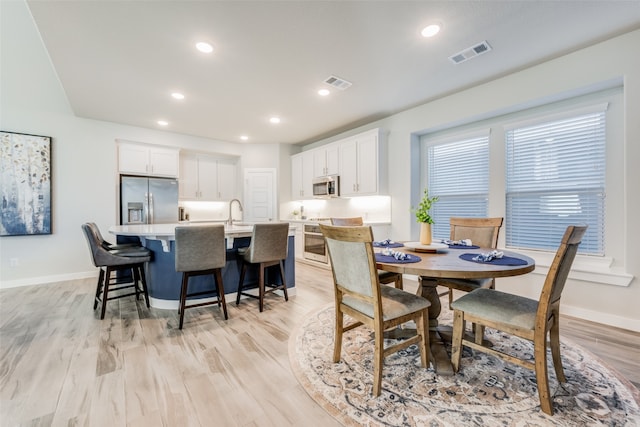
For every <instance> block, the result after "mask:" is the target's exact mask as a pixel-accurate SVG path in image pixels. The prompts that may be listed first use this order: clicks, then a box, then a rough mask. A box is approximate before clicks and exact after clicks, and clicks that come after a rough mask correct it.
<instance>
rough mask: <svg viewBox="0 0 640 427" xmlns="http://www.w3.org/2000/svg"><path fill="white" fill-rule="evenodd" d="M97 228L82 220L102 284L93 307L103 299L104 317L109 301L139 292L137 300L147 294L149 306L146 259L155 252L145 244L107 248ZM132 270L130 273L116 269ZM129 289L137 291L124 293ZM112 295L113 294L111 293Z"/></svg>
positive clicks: (99, 284)
mask: <svg viewBox="0 0 640 427" xmlns="http://www.w3.org/2000/svg"><path fill="white" fill-rule="evenodd" d="M94 230H95V229H94V228H93V227H92V226H91V225H90V223H85V224H82V231H83V233H84V236H85V238H86V239H87V243H88V244H89V250H90V252H91V260H92V261H93V265H94V266H96V267H98V269H99V274H98V284H97V286H96V294H95V298H94V301H93V309H94V310H95V309H96V308H98V304H99V303H102V309H101V312H100V319H104V316H105V313H106V310H107V302H108V301H111V300H114V299H119V298H124V297H128V296H132V295H135V297H136V300H137V299H138V298H139V297H140V295H144V299H145V302H146V304H147V307H149V306H150V305H149V292H148V290H147V280H146V277H145V273H144V267H145V263H147V262H149V261H150V260H151V252H150V251H149V250H148V249H146V248H144V247H140V248H137V249H136V248H128V249H124V250H121V249H119V250H107V249H105V248H104V247H103V245H102V242H101V241H100V239H99V237H98V235H96V233H95V231H94ZM118 272H122V273H129V274H130V275H131V276H130V277H131V279H129V277H125V276H121V277H119V276H118V275H117V274H116V275H115V276H113V277H112V274H113V273H118ZM126 289H133V292H128V293H122V292H121V291H124V290H126ZM109 295H111V296H109Z"/></svg>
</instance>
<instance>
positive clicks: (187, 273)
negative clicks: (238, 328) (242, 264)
mask: <svg viewBox="0 0 640 427" xmlns="http://www.w3.org/2000/svg"><path fill="white" fill-rule="evenodd" d="M175 239H176V240H175V267H176V271H177V272H182V284H181V288H180V303H179V307H178V313H179V315H180V322H179V326H178V327H179V329H182V324H183V322H184V312H185V310H187V309H189V308H196V307H203V306H207V305H213V304H217V305H218V307H222V311H223V313H224V319H225V320H227V319H228V318H229V317H228V315H227V303H226V301H225V298H224V285H223V283H222V269H223V268H224V266H225V265H226V260H227V258H226V256H227V249H226V243H225V235H224V225H222V224H216V225H199V226H193V225H189V226H178V227H176V230H175ZM209 275H210V276H212V280H213V285H214V287H213V289H207V290H199V291H196V292H191V293H189V279H190V278H191V277H195V276H209ZM213 293H215V294H216V298H215V299H212V298H207V299H206V300H203V299H201V300H200V301H199V302H195V303H191V304H189V305H187V299H188V298H192V297H203V296H206V295H209V296H211V295H212V294H213Z"/></svg>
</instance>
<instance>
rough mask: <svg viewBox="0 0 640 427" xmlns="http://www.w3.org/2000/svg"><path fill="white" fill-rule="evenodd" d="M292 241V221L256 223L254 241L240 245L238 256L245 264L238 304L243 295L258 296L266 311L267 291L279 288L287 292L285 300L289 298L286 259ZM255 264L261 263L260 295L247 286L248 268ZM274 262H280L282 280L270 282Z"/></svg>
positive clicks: (252, 239)
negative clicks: (285, 267)
mask: <svg viewBox="0 0 640 427" xmlns="http://www.w3.org/2000/svg"><path fill="white" fill-rule="evenodd" d="M288 241H289V223H287V222H277V223H264V224H255V225H254V226H253V232H252V234H251V243H250V244H249V246H248V247H244V248H239V249H238V257H239V258H240V260H241V264H242V267H241V270H240V280H239V284H238V292H237V294H236V305H238V304H240V297H241V295H244V296H248V297H251V298H257V299H258V300H259V301H260V302H259V307H260V311H261V312H262V310H263V309H264V297H265V295H266V294H268V293H273V292H275V291H278V290H281V291H282V292H283V293H284V300H285V301H289V295H288V294H287V283H286V280H285V274H284V260H285V259H286V258H287V250H288ZM252 265H257V267H258V295H254V294H252V293H249V292H246V291H245V290H243V289H244V280H245V277H246V272H247V269H248V268H249V267H250V266H252ZM272 266H278V272H279V273H280V280H281V282H282V283H280V284H270V283H266V274H265V272H266V269H267V268H269V267H272ZM266 288H269V289H266Z"/></svg>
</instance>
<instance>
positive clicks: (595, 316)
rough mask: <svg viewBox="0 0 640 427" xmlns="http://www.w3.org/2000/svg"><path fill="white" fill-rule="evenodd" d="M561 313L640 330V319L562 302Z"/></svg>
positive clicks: (622, 327)
mask: <svg viewBox="0 0 640 427" xmlns="http://www.w3.org/2000/svg"><path fill="white" fill-rule="evenodd" d="M560 314H564V315H566V316H571V317H576V318H578V319H582V320H588V321H590V322H595V323H600V324H602V325H608V326H614V327H616V328H620V329H626V330H628V331H633V332H640V319H629V318H627V317H621V316H616V315H614V314H608V313H600V312H599V311H592V310H586V309H584V308H579V307H572V306H568V305H566V304H562V303H560ZM560 327H562V326H560Z"/></svg>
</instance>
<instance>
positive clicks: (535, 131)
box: [505, 106, 606, 255]
mask: <svg viewBox="0 0 640 427" xmlns="http://www.w3.org/2000/svg"><path fill="white" fill-rule="evenodd" d="M604 108H606V106H605V107H604ZM605 113H606V112H605V111H604V109H603V108H599V109H598V111H595V112H590V113H581V114H579V115H574V116H573V117H563V118H560V119H553V120H549V119H546V120H544V121H539V122H538V123H537V124H527V125H526V126H522V127H517V128H513V129H510V130H507V132H506V151H507V152H506V161H507V165H506V166H507V177H506V227H505V229H506V245H507V246H508V247H513V248H522V249H540V250H556V249H557V247H558V244H559V242H560V239H561V237H562V235H563V233H564V231H565V229H566V227H567V226H568V225H574V224H586V225H588V226H589V228H588V229H587V233H586V235H585V237H584V238H583V240H582V243H581V245H580V247H579V251H580V252H581V253H585V254H593V255H603V254H604V197H605V190H604V189H605V161H606V157H605V154H606V152H605V149H606V147H605V124H606V123H605V120H606V117H605Z"/></svg>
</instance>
